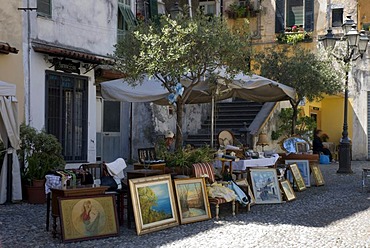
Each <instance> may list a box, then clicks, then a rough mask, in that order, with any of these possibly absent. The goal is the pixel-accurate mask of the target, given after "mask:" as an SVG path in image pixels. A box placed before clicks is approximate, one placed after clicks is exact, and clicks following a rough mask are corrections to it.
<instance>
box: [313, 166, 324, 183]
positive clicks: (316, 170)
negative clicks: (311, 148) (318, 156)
mask: <svg viewBox="0 0 370 248" xmlns="http://www.w3.org/2000/svg"><path fill="white" fill-rule="evenodd" d="M310 168H311V172H312V175H313V178H314V179H315V183H316V186H322V185H324V184H325V181H324V177H323V175H322V173H321V169H320V166H319V165H318V164H317V163H311V164H310Z"/></svg>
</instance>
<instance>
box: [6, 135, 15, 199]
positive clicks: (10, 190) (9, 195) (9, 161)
mask: <svg viewBox="0 0 370 248" xmlns="http://www.w3.org/2000/svg"><path fill="white" fill-rule="evenodd" d="M6 147H7V148H10V147H11V146H10V140H9V138H8V143H7V146H6ZM5 156H7V167H8V168H7V178H8V179H7V189H6V203H12V195H13V165H12V164H13V157H12V153H9V151H8V149H7V151H6V155H5Z"/></svg>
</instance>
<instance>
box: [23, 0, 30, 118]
mask: <svg viewBox="0 0 370 248" xmlns="http://www.w3.org/2000/svg"><path fill="white" fill-rule="evenodd" d="M29 8H30V0H27V9H29ZM26 59H27V79H26V80H25V87H24V91H25V92H24V98H25V99H24V102H25V105H26V106H25V109H24V110H25V121H26V125H30V124H31V100H30V98H31V96H30V94H31V16H30V11H27V58H26Z"/></svg>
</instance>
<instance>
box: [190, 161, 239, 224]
mask: <svg viewBox="0 0 370 248" xmlns="http://www.w3.org/2000/svg"><path fill="white" fill-rule="evenodd" d="M193 174H194V176H195V177H202V175H204V174H207V175H208V181H209V183H211V184H212V183H214V182H215V181H216V180H215V172H214V168H213V165H212V164H210V163H198V164H193ZM208 201H209V203H210V204H213V205H216V216H215V217H216V219H218V218H219V216H218V215H219V212H220V204H224V203H230V202H227V201H226V199H224V198H218V197H210V196H209V197H208ZM231 204H232V215H233V216H234V215H235V200H232V201H231Z"/></svg>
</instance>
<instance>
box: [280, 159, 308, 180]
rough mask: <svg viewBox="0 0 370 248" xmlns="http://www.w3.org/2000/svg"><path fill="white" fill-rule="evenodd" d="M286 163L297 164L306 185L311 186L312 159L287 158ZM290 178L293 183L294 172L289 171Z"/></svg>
mask: <svg viewBox="0 0 370 248" xmlns="http://www.w3.org/2000/svg"><path fill="white" fill-rule="evenodd" d="M285 164H296V165H297V166H298V169H299V172H300V173H301V176H302V178H303V180H304V184H305V186H306V187H311V174H310V161H308V160H285ZM287 178H288V180H289V181H290V182H291V183H293V178H292V174H291V172H290V171H288V172H287Z"/></svg>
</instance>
